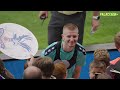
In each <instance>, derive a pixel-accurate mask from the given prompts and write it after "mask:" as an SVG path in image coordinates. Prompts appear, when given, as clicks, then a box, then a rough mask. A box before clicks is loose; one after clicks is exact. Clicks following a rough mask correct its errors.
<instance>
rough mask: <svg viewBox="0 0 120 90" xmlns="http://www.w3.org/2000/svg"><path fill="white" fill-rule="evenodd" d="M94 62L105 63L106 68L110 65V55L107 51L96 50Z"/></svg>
mask: <svg viewBox="0 0 120 90" xmlns="http://www.w3.org/2000/svg"><path fill="white" fill-rule="evenodd" d="M94 60H95V61H103V62H104V63H105V64H106V66H109V65H110V55H109V52H108V51H107V50H106V49H96V50H95V51H94Z"/></svg>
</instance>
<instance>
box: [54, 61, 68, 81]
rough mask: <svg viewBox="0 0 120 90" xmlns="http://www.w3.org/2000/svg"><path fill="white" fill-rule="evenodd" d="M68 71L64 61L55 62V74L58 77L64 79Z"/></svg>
mask: <svg viewBox="0 0 120 90" xmlns="http://www.w3.org/2000/svg"><path fill="white" fill-rule="evenodd" d="M66 72H67V68H66V65H65V64H64V63H63V62H59V63H55V69H54V71H53V76H55V77H56V79H64V77H65V76H66Z"/></svg>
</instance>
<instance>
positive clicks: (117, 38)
mask: <svg viewBox="0 0 120 90" xmlns="http://www.w3.org/2000/svg"><path fill="white" fill-rule="evenodd" d="M114 42H115V44H116V45H117V46H118V47H120V32H118V33H117V34H116V35H115V37H114Z"/></svg>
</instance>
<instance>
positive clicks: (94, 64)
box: [89, 60, 106, 72]
mask: <svg viewBox="0 0 120 90" xmlns="http://www.w3.org/2000/svg"><path fill="white" fill-rule="evenodd" d="M93 68H101V69H102V70H104V72H105V71H106V65H105V63H104V62H98V61H94V60H93V61H92V62H91V63H90V67H89V69H90V71H91V70H92V69H93Z"/></svg>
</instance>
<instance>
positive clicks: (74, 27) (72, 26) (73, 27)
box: [63, 23, 78, 33]
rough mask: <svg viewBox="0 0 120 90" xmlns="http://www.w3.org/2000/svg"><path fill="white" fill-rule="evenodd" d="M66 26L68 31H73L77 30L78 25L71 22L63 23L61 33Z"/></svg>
mask: <svg viewBox="0 0 120 90" xmlns="http://www.w3.org/2000/svg"><path fill="white" fill-rule="evenodd" d="M66 28H67V29H68V30H70V31H75V30H76V31H77V32H78V26H77V25H75V24H73V23H68V24H65V25H64V27H63V33H64V31H65V30H66Z"/></svg>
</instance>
